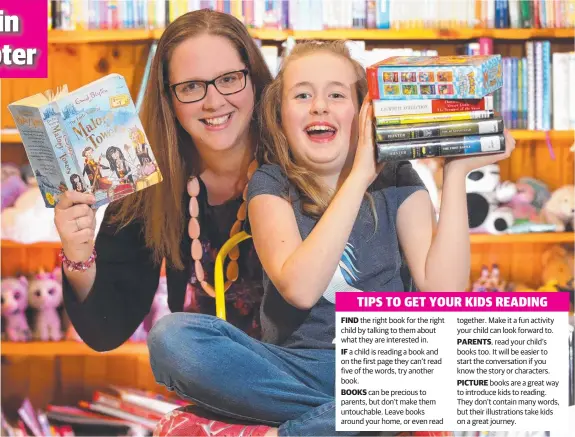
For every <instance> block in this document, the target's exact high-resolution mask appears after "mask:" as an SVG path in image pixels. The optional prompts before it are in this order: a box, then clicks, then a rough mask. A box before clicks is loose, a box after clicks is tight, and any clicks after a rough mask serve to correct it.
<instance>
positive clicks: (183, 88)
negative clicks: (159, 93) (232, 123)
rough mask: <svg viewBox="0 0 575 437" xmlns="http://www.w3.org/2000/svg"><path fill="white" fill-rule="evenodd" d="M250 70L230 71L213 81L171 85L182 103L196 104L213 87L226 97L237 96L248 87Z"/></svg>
mask: <svg viewBox="0 0 575 437" xmlns="http://www.w3.org/2000/svg"><path fill="white" fill-rule="evenodd" d="M247 75H248V69H247V68H244V69H243V70H237V71H230V72H229V73H225V74H222V75H221V76H218V77H216V78H215V79H213V80H190V81H187V82H180V83H176V84H174V85H170V88H171V89H172V91H173V93H174V94H175V95H176V98H177V99H178V100H179V101H180V102H182V103H194V102H198V101H200V100H202V99H203V98H204V97H206V94H207V93H208V87H209V86H210V85H213V86H214V87H215V88H216V90H218V92H219V93H220V94H222V95H224V96H229V95H230V94H236V93H239V92H240V91H242V90H243V89H244V88H245V87H246V83H247V80H246V77H247Z"/></svg>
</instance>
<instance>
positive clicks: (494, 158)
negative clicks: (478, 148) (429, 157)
mask: <svg viewBox="0 0 575 437" xmlns="http://www.w3.org/2000/svg"><path fill="white" fill-rule="evenodd" d="M503 134H504V135H505V153H494V154H490V155H475V156H458V157H456V158H448V159H446V160H445V169H446V170H447V169H448V168H449V169H450V170H451V169H457V171H459V172H461V173H464V174H465V175H467V174H468V173H469V172H471V171H473V170H475V169H478V168H480V167H484V166H486V165H489V164H494V163H496V162H498V161H502V160H504V159H507V158H509V157H510V156H511V153H512V152H513V150H515V139H514V138H513V136H512V135H511V133H510V132H509V131H508V130H507V129H504V130H503Z"/></svg>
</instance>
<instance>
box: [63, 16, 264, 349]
mask: <svg viewBox="0 0 575 437" xmlns="http://www.w3.org/2000/svg"><path fill="white" fill-rule="evenodd" d="M214 53H217V54H218V56H214ZM271 79H272V77H271V75H270V72H269V70H268V68H267V65H266V63H265V61H264V59H263V57H262V55H261V52H260V50H259V49H258V47H257V46H256V44H255V43H254V41H253V40H252V38H251V37H250V36H249V34H248V32H247V30H246V28H245V27H244V25H243V24H242V23H241V22H240V21H238V20H237V19H235V18H234V17H232V16H230V15H227V14H223V13H218V12H215V11H210V10H201V11H195V12H191V13H188V14H185V15H183V16H181V17H180V18H178V19H177V20H175V21H174V22H173V23H171V24H170V26H168V28H167V29H166V31H165V32H164V34H163V35H162V38H161V39H160V41H159V43H158V48H157V53H156V56H155V58H154V61H153V64H152V69H151V75H150V82H149V86H148V88H147V90H146V98H145V105H144V107H143V113H142V122H143V123H144V126H145V130H146V134H147V135H148V138H149V140H150V144H151V146H152V147H153V152H154V155H155V156H156V157H157V161H158V165H159V167H160V169H161V171H162V173H163V176H164V181H163V182H162V183H160V184H157V185H154V186H152V187H149V188H146V189H144V190H142V191H140V192H138V193H135V194H131V195H129V196H127V197H126V198H124V199H122V200H121V201H119V202H117V203H112V204H110V205H109V206H108V208H107V209H106V212H105V216H104V219H103V222H102V225H101V227H100V230H99V233H98V237H97V239H96V241H95V244H94V243H93V237H94V230H95V219H94V211H93V210H92V209H91V208H90V207H89V205H90V204H92V203H93V201H94V199H93V196H91V195H90V194H83V193H75V192H72V191H70V192H68V193H66V195H64V196H62V199H61V200H60V202H59V203H58V205H57V207H56V211H55V222H56V226H57V229H58V232H59V234H60V237H61V240H62V246H63V250H62V254H61V256H62V258H63V264H64V267H65V268H64V275H63V286H64V302H65V307H66V310H67V312H68V314H69V316H70V320H71V322H72V324H73V325H74V327H75V328H76V330H77V331H78V334H79V335H80V337H81V338H82V339H83V340H84V341H85V342H86V344H88V345H89V346H90V347H92V348H93V349H95V350H98V351H105V350H110V349H114V348H116V347H118V346H120V345H121V344H122V343H124V342H125V341H126V340H127V339H128V338H129V337H130V335H131V334H132V333H133V332H134V331H135V330H136V328H137V327H138V326H139V325H140V323H141V322H142V320H143V319H144V317H145V316H146V314H147V313H148V312H149V310H150V307H151V304H152V300H153V297H154V293H155V291H156V289H157V287H158V281H159V276H160V268H161V264H162V261H163V260H164V259H165V260H166V276H167V282H168V290H169V306H170V309H171V311H173V312H176V311H182V310H183V309H184V300H185V298H186V290H187V289H188V288H189V289H190V291H191V293H190V295H188V296H187V298H188V300H190V301H191V304H190V307H191V308H190V309H191V310H193V311H198V312H206V313H210V314H213V313H215V305H214V299H213V297H212V296H211V295H212V294H213V291H212V285H211V283H212V281H213V280H212V279H211V278H212V277H213V273H212V272H213V260H214V259H215V254H216V251H217V250H218V248H219V247H220V246H221V245H222V244H223V242H225V241H226V240H227V239H228V238H229V237H230V231H231V229H232V227H233V226H234V224H235V222H236V221H237V219H236V216H237V213H238V209H239V207H240V205H241V204H242V203H243V200H242V192H243V190H244V188H245V186H246V184H247V181H248V177H247V175H248V169H250V163H251V162H252V161H253V160H254V153H255V150H256V147H257V143H258V140H259V137H260V126H259V122H258V117H256V116H255V113H254V111H255V109H256V104H257V102H258V101H259V99H260V95H261V93H262V90H263V89H264V87H265V86H266V85H267V84H268V83H269V82H270V81H271ZM252 167H253V166H252ZM253 170H254V169H253V168H251V169H250V171H253ZM190 176H199V178H197V179H195V180H194V182H193V183H192V184H190V185H192V187H191V189H193V190H196V191H192V194H194V195H193V196H190V194H189V193H188V190H187V185H188V178H190ZM190 203H191V204H192V205H193V206H192V205H190ZM190 206H192V209H193V210H194V211H193V213H194V215H196V217H195V219H194V220H193V223H192V225H190V223H189V222H190ZM239 225H242V223H241V222H239ZM192 228H193V229H192ZM237 229H238V225H236V226H235V228H234V231H237ZM189 232H191V234H192V235H193V237H194V238H191V237H190V236H189ZM198 234H199V235H198ZM198 237H199V238H198ZM93 249H94V250H93ZM192 252H193V253H194V256H195V258H199V255H201V259H197V260H196V259H194V258H193V257H192ZM234 258H237V257H234ZM228 264H229V263H228ZM238 267H239V268H238V269H235V270H236V272H238V270H239V272H238V273H236V275H230V276H231V277H230V280H229V281H228V284H227V285H228V287H229V289H228V292H227V293H226V297H227V301H228V302H227V313H228V318H229V321H230V322H231V323H233V324H235V325H236V326H238V327H239V328H240V329H242V330H243V331H246V332H248V333H250V335H253V336H256V337H257V336H258V335H259V322H258V315H259V312H258V311H259V301H260V299H261V290H262V286H261V278H262V272H261V266H260V264H259V261H258V260H257V257H256V255H255V253H254V250H253V246H252V245H251V244H250V242H246V243H244V244H242V245H241V253H240V256H239V259H238ZM69 269H72V271H70V270H69ZM229 270H230V271H231V272H230V273H235V272H233V271H232V270H234V269H233V268H231V269H229ZM202 281H203V282H202ZM202 284H204V286H202ZM188 285H189V287H188Z"/></svg>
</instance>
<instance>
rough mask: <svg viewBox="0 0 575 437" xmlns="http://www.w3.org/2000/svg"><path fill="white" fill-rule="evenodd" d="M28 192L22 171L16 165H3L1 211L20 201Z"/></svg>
mask: <svg viewBox="0 0 575 437" xmlns="http://www.w3.org/2000/svg"><path fill="white" fill-rule="evenodd" d="M27 190H28V186H27V185H26V183H25V182H24V180H23V179H22V176H21V174H20V169H19V168H18V167H17V166H16V165H15V164H9V163H8V164H2V165H1V179H0V191H1V198H0V210H4V209H5V208H8V207H10V206H12V205H14V203H16V200H18V197H20V196H21V195H22V194H23V193H25V192H26V191H27Z"/></svg>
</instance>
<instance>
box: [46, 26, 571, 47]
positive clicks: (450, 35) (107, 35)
mask: <svg viewBox="0 0 575 437" xmlns="http://www.w3.org/2000/svg"><path fill="white" fill-rule="evenodd" d="M163 31H164V30H163V29H123V30H122V29H108V30H106V29H93V30H90V29H86V30H84V29H81V30H50V31H49V32H48V42H49V43H50V44H80V43H97V42H121V41H151V40H157V39H160V37H161V36H162V33H163ZM248 31H249V32H250V34H251V35H252V37H253V38H257V39H261V40H267V41H283V40H285V39H287V38H288V37H289V36H291V37H293V38H295V39H323V40H333V39H359V40H368V41H369V40H371V41H386V40H387V41H393V40H462V41H463V40H469V39H476V38H481V37H488V38H494V39H500V40H518V41H522V40H528V39H536V38H550V39H554V38H559V39H573V38H574V37H575V29H570V28H565V29H471V28H445V29H441V28H438V29H326V30H278V29H265V28H261V29H254V28H249V29H248Z"/></svg>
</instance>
